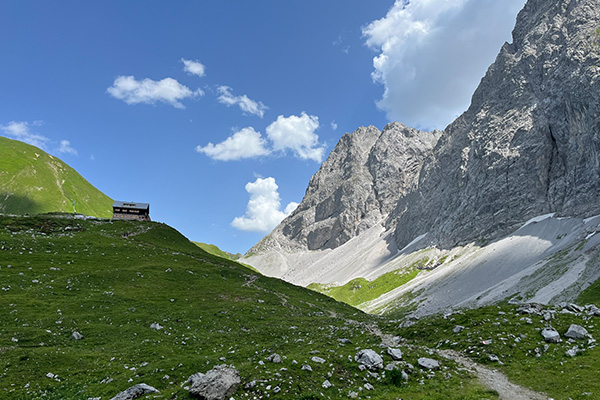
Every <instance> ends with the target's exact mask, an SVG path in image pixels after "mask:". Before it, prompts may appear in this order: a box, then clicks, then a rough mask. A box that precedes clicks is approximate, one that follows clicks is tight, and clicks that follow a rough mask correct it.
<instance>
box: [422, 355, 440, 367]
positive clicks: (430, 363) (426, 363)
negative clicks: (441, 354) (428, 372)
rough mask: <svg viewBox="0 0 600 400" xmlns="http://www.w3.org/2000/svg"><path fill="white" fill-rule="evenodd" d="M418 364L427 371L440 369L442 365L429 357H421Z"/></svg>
mask: <svg viewBox="0 0 600 400" xmlns="http://www.w3.org/2000/svg"><path fill="white" fill-rule="evenodd" d="M417 363H418V364H419V365H420V366H421V367H422V368H425V369H438V368H439V367H440V363H439V362H437V361H436V360H433V359H431V358H427V357H421V358H419V359H418V360H417Z"/></svg>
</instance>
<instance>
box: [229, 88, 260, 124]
mask: <svg viewBox="0 0 600 400" xmlns="http://www.w3.org/2000/svg"><path fill="white" fill-rule="evenodd" d="M217 91H218V92H219V97H218V98H217V100H218V101H219V103H222V104H225V105H227V106H228V107H229V106H233V105H237V106H239V107H240V109H241V110H242V111H243V112H244V113H245V114H252V115H257V116H259V117H261V118H262V117H263V116H264V115H265V111H266V110H267V109H268V107H267V106H265V105H264V104H263V103H262V102H260V101H258V102H257V101H254V100H252V99H250V98H249V97H248V96H246V95H245V94H243V95H241V96H234V95H233V94H232V93H231V88H230V87H229V86H219V87H218V88H217Z"/></svg>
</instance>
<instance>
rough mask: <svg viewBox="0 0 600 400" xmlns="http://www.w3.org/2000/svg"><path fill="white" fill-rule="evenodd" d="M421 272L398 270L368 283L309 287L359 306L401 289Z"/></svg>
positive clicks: (361, 281) (359, 282)
mask: <svg viewBox="0 0 600 400" xmlns="http://www.w3.org/2000/svg"><path fill="white" fill-rule="evenodd" d="M418 273H419V271H418V270H417V269H410V270H404V269H402V270H398V271H392V272H388V273H386V274H383V275H381V276H379V277H378V278H377V279H374V280H373V281H368V280H366V279H364V278H356V279H353V280H351V281H350V282H348V283H346V284H345V285H342V286H333V287H332V286H327V285H319V284H314V283H313V284H310V285H308V288H309V289H312V290H315V291H317V292H320V293H323V294H326V295H327V296H330V297H333V298H334V299H336V300H338V301H342V302H344V303H347V304H350V305H352V306H358V305H359V304H362V303H364V302H366V301H369V300H374V299H376V298H378V297H379V296H381V295H383V294H385V293H387V292H389V291H390V290H394V289H396V288H397V287H400V286H402V285H404V284H406V283H408V282H409V281H411V280H412V279H413V278H414V277H416V276H417V274H418Z"/></svg>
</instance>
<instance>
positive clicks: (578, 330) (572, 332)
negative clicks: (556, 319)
mask: <svg viewBox="0 0 600 400" xmlns="http://www.w3.org/2000/svg"><path fill="white" fill-rule="evenodd" d="M587 335H588V331H587V330H586V329H585V328H584V327H583V326H579V325H575V324H571V326H570V327H569V330H568V331H567V333H565V337H568V338H569V339H576V340H581V339H585V338H586V337H587Z"/></svg>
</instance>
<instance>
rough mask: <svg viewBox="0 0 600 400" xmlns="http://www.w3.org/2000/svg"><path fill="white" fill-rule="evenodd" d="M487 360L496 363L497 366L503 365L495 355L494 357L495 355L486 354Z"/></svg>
mask: <svg viewBox="0 0 600 400" xmlns="http://www.w3.org/2000/svg"><path fill="white" fill-rule="evenodd" d="M488 359H489V360H490V361H491V362H497V363H498V364H500V365H502V364H504V363H503V362H502V361H500V358H498V356H497V355H495V354H488Z"/></svg>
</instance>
